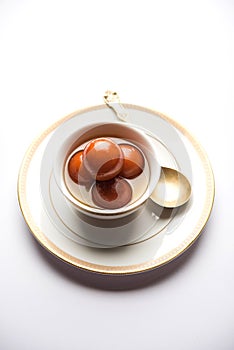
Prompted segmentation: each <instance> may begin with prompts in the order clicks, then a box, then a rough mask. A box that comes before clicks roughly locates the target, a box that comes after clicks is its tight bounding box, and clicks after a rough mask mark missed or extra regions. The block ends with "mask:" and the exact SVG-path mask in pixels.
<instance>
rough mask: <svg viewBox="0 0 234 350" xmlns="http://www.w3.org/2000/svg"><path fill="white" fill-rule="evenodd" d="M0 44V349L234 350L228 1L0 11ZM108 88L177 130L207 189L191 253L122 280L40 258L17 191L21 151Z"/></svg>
mask: <svg viewBox="0 0 234 350" xmlns="http://www.w3.org/2000/svg"><path fill="white" fill-rule="evenodd" d="M0 44H1V46H0V47H1V54H0V100H1V103H0V115H1V122H2V128H1V136H0V143H1V225H2V229H1V235H0V272H1V289H0V290H1V292H0V295H1V299H0V349H2V350H16V349H17V350H19V349H20V350H21V349H22V350H32V349H33V350H41V349H43V350H55V349H56V350H61V349H69V350H73V349H82V350H83V349H95V350H98V349H101V350H105V349H110V348H111V349H113V350H114V349H128V350H129V349H134V350H138V349H139V350H140V349H149V350H151V349H160V350H161V349H165V350H170V349H175V350H177V349H178V350H183V349H186V350H187V349H190V350H193V349H194V350H195V349H196V350H205V349H212V350H220V349H223V350H231V349H233V348H234V303H233V295H234V282H233V274H234V267H233V266H234V229H233V223H232V218H233V197H234V185H233V172H234V162H233V160H234V159H233V158H234V157H233V149H234V141H233V140H234V137H233V113H234V102H233V101H234V99H233V96H234V68H233V67H234V66H233V62H234V5H233V2H231V1H228V0H222V1H221V0H216V1H212V0H205V1H201V0H199V1H182V0H179V1H144V2H138V1H136V2H132V1H118V2H115V3H112V2H110V1H70V0H66V1H53V0H41V1H35V0H34V1H29V0H22V1H18V0H9V1H1V3H0ZM106 89H114V90H117V91H118V92H119V94H120V96H121V99H122V101H123V102H126V103H133V104H137V105H142V106H146V107H150V108H153V109H156V110H159V111H162V112H164V113H166V114H168V115H169V116H171V117H172V118H174V119H176V120H177V121H178V122H180V123H181V124H182V125H184V126H185V127H187V128H188V130H190V131H191V132H192V133H193V134H194V135H195V136H196V137H197V139H198V140H199V141H200V142H201V143H202V145H203V146H204V148H205V150H206V151H207V153H208V155H209V158H210V160H211V163H212V166H213V170H214V174H215V179H216V199H215V204H214V208H213V212H212V215H211V218H210V220H209V222H208V224H207V226H206V228H205V229H204V231H203V235H202V236H201V238H200V239H199V240H198V241H197V243H196V244H195V245H194V246H193V247H192V248H191V249H190V250H189V251H187V253H186V254H185V255H184V256H182V257H180V258H179V259H178V260H177V261H176V262H173V263H171V264H170V265H168V266H167V267H165V268H163V269H162V270H160V271H156V273H155V272H154V273H147V274H144V275H141V276H138V277H137V278H136V277H135V278H127V279H124V280H122V279H119V278H115V279H109V278H101V277H98V276H96V277H95V276H93V275H89V274H87V273H85V272H82V271H78V270H76V269H75V268H72V267H70V266H68V265H66V264H65V263H63V262H62V261H58V260H57V259H56V258H55V257H53V256H51V255H50V254H49V253H48V252H46V251H45V250H44V249H43V248H42V247H41V246H40V245H39V244H38V243H37V242H36V241H35V240H34V238H33V237H32V235H31V234H30V232H29V230H28V228H27V226H26V224H25V222H24V220H23V217H22V215H21V212H20V209H19V206H18V203H17V193H16V183H17V175H18V169H19V166H20V163H21V160H22V157H23V155H24V152H25V150H26V148H27V147H28V145H29V144H30V143H31V141H32V140H33V139H34V138H35V137H36V136H37V135H38V134H40V132H42V131H43V130H44V129H45V128H47V127H48V126H49V125H50V124H51V123H53V122H54V121H56V120H57V119H60V118H61V117H63V116H64V115H66V114H68V113H70V112H72V111H74V110H76V109H79V108H82V107H86V106H91V105H96V104H101V103H102V96H103V93H104V92H105V90H106ZM121 288H122V289H124V288H125V289H124V290H121V291H120V290H116V289H121ZM112 289H115V290H112Z"/></svg>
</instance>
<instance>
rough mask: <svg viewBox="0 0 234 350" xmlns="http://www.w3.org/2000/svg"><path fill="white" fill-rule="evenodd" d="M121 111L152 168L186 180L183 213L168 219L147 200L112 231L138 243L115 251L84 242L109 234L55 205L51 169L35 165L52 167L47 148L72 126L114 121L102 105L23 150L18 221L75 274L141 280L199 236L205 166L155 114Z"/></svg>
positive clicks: (206, 199)
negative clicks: (188, 189) (151, 156)
mask: <svg viewBox="0 0 234 350" xmlns="http://www.w3.org/2000/svg"><path fill="white" fill-rule="evenodd" d="M124 107H125V108H126V109H127V110H128V113H129V115H130V116H131V123H133V124H134V125H136V127H138V128H139V129H141V130H144V131H145V132H146V133H147V134H148V135H149V136H150V137H151V138H152V142H155V147H157V150H158V154H159V159H158V160H159V162H160V164H161V165H162V166H167V167H172V168H176V169H178V170H180V171H181V172H182V173H183V174H184V175H185V176H186V177H187V178H188V179H189V181H190V183H191V184H192V197H191V199H190V201H189V202H188V204H187V205H184V206H183V207H181V208H179V209H174V210H170V212H169V210H168V209H164V208H161V207H159V206H157V205H156V204H155V203H154V202H153V201H152V200H151V199H149V200H148V202H147V204H146V206H145V207H144V209H143V210H142V212H141V213H140V214H139V216H138V217H136V218H135V219H134V220H133V221H131V222H126V223H124V225H121V226H117V227H115V228H114V229H116V230H117V231H118V232H119V234H120V235H121V234H123V235H124V234H126V232H128V233H131V232H132V231H133V230H138V232H137V233H139V234H138V237H137V238H134V239H133V240H132V241H130V242H129V244H127V245H122V246H121V245H119V246H118V247H115V242H113V243H112V244H108V245H106V244H104V243H105V239H103V242H101V243H100V241H96V242H95V241H94V240H93V239H91V240H90V239H89V232H90V230H97V229H98V230H101V232H102V231H103V237H105V234H106V232H107V231H108V229H109V228H108V227H97V226H95V222H85V221H84V220H82V219H80V218H78V217H77V214H76V213H75V212H74V211H73V210H72V208H70V207H69V206H68V205H67V204H66V203H64V200H63V198H61V197H60V196H61V194H60V193H59V190H58V188H57V187H56V182H55V181H54V176H53V172H52V165H51V166H49V167H44V168H43V164H45V163H44V159H45V157H49V158H47V161H46V162H47V164H52V160H53V156H54V154H55V153H54V152H56V144H57V142H55V140H57V138H59V137H66V132H68V131H69V128H74V127H75V125H77V123H79V126H82V125H86V124H87V123H88V122H89V121H90V122H93V121H97V122H113V121H116V116H115V114H114V112H113V111H112V110H110V109H109V108H108V107H106V106H105V105H101V106H95V107H91V108H88V109H84V110H80V111H76V112H74V113H72V114H71V115H69V116H67V117H65V118H63V119H62V120H60V121H58V122H57V123H55V124H53V125H52V126H51V127H50V128H48V129H47V130H46V131H45V132H44V133H43V134H42V135H41V136H40V137H39V138H38V139H36V140H35V141H34V142H33V144H32V145H31V146H30V147H29V149H28V151H27V153H26V155H25V157H24V160H23V162H22V166H21V169H20V173H19V179H18V197H19V203H20V207H21V210H22V213H23V216H24V218H25V221H26V222H27V224H28V226H29V228H30V229H31V231H32V233H33V235H34V236H35V238H36V239H37V240H38V241H39V242H40V243H41V245H42V246H44V247H45V248H47V249H48V250H49V251H50V252H51V253H52V254H54V255H56V256H57V257H59V258H61V259H62V260H64V261H66V262H68V263H70V264H72V265H74V266H76V267H78V268H82V269H85V270H89V271H93V272H99V273H103V274H132V273H138V272H144V271H147V270H150V269H154V268H157V267H160V266H161V265H164V264H165V263H167V262H169V261H171V260H173V259H174V258H176V257H177V256H179V255H180V254H181V253H183V252H184V251H185V250H186V249H187V248H188V247H190V245H191V244H192V243H193V242H194V241H195V240H196V238H197V237H198V236H199V235H200V233H201V230H202V228H203V227H204V225H205V223H206V222H207V220H208V218H209V215H210V212H211V209H212V205H213V199H214V179H213V173H212V169H211V166H210V163H209V160H208V158H207V156H206V154H205V152H204V150H203V149H202V147H201V146H200V145H199V144H198V142H197V141H196V140H195V139H194V138H193V137H192V136H191V135H190V134H189V133H188V132H187V130H185V129H184V128H183V127H182V126H180V125H179V124H178V123H177V122H175V121H173V120H172V119H170V118H168V117H167V116H165V115H163V114H161V113H159V112H155V111H152V110H149V109H146V108H143V107H139V106H134V105H128V104H126V105H124ZM48 159H50V162H48ZM42 169H43V174H44V175H43V177H42V181H41V179H40V172H41V170H42ZM111 229H112V230H113V227H112V228H111ZM134 237H135V235H134ZM113 247H114V248H113ZM102 248H109V249H102ZM110 248H111V249H110Z"/></svg>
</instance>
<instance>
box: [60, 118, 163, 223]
mask: <svg viewBox="0 0 234 350" xmlns="http://www.w3.org/2000/svg"><path fill="white" fill-rule="evenodd" d="M98 137H113V138H120V139H123V140H124V141H127V142H130V143H132V144H134V145H136V146H137V147H138V148H139V149H140V150H141V151H142V152H143V154H144V156H145V158H146V160H147V164H148V167H149V175H148V176H149V178H148V185H147V188H146V190H145V192H144V193H143V194H142V196H141V197H140V198H138V199H137V200H136V201H134V202H133V203H130V204H129V205H126V206H124V207H121V208H118V209H102V208H97V207H93V206H90V205H87V204H85V203H84V202H81V201H79V200H78V199H77V198H75V196H73V195H72V194H71V192H70V191H69V190H68V187H67V185H66V182H65V176H64V172H65V170H66V169H65V167H66V162H67V159H68V157H69V155H70V154H71V153H72V152H73V151H74V150H75V149H77V147H79V146H80V145H82V144H84V143H85V142H87V141H89V140H92V139H95V138H98ZM53 170H54V177H55V181H56V183H57V186H58V188H59V189H60V190H61V191H62V193H63V195H64V197H65V198H66V200H67V201H68V202H69V203H70V204H71V205H72V206H73V208H74V209H75V210H77V213H80V214H81V215H82V217H85V218H86V219H90V220H91V219H95V220H96V219H100V220H108V219H119V218H123V217H125V216H127V215H131V214H133V213H135V214H136V212H137V210H140V209H141V208H142V206H143V205H144V203H145V202H146V201H147V199H148V198H149V197H150V195H151V194H152V192H153V190H154V189H155V186H156V184H157V182H158V180H159V177H160V172H161V167H160V165H159V164H158V162H157V155H156V152H155V149H154V147H153V145H152V143H151V142H150V139H149V137H148V136H147V135H146V134H145V133H144V132H142V131H140V130H138V129H137V128H136V126H134V125H131V124H125V123H123V122H114V123H113V122H112V123H102V124H100V123H91V124H87V125H86V126H85V127H82V128H77V129H76V130H74V131H72V132H71V133H70V135H69V136H68V137H67V138H66V140H65V141H64V142H63V143H62V144H61V145H59V146H58V151H57V155H56V157H55V161H54V165H53Z"/></svg>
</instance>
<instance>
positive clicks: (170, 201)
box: [150, 167, 191, 208]
mask: <svg viewBox="0 0 234 350" xmlns="http://www.w3.org/2000/svg"><path fill="white" fill-rule="evenodd" d="M190 196H191V185H190V183H189V181H188V179H187V178H186V177H185V176H184V175H183V174H181V173H180V172H179V171H178V170H175V169H171V168H166V167H161V174H160V178H159V181H158V183H157V185H156V187H155V189H154V191H153V193H152V195H151V196H150V198H151V199H152V200H153V201H154V202H155V203H157V204H159V205H161V206H163V207H165V208H176V207H179V206H181V205H183V204H185V203H186V202H187V201H188V200H189V198H190Z"/></svg>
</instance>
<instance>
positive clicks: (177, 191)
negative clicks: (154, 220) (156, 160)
mask: <svg viewBox="0 0 234 350" xmlns="http://www.w3.org/2000/svg"><path fill="white" fill-rule="evenodd" d="M104 101H105V103H106V105H107V106H108V107H110V108H112V109H113V110H114V112H115V114H116V115H117V117H118V118H119V119H120V120H122V121H124V122H128V113H127V111H126V109H125V108H124V107H123V105H122V104H121V103H120V99H119V96H118V94H117V93H116V92H112V91H106V93H105V95H104ZM190 196H191V185H190V183H189V181H188V179H187V178H186V177H185V176H184V175H183V174H181V173H180V172H179V171H177V170H175V169H170V168H166V167H161V175H160V179H159V181H158V183H157V185H156V187H155V189H154V191H153V193H152V195H151V197H150V198H151V199H152V200H153V201H154V202H155V203H157V204H159V205H160V206H162V207H165V208H176V207H179V206H181V205H183V204H185V203H186V202H187V201H188V200H189V198H190Z"/></svg>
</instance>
